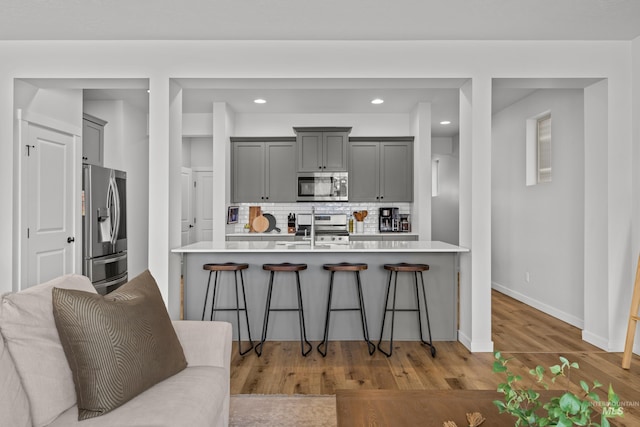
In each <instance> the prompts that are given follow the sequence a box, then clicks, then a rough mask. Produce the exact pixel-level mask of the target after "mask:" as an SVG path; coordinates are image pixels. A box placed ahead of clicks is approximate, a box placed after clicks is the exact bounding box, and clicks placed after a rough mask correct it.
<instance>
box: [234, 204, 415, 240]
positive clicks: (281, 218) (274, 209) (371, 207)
mask: <svg viewBox="0 0 640 427" xmlns="http://www.w3.org/2000/svg"><path fill="white" fill-rule="evenodd" d="M233 206H238V207H239V208H240V209H239V212H238V223H237V224H229V225H227V234H231V233H242V232H243V231H244V230H243V229H244V225H245V224H246V223H248V222H249V206H260V207H261V208H262V213H270V214H272V215H273V216H275V217H276V226H277V227H278V228H280V229H281V230H282V233H286V232H287V216H288V215H289V213H294V214H296V217H297V216H298V215H299V214H301V213H303V214H304V213H311V207H312V206H314V207H315V208H316V213H322V214H328V213H342V214H346V215H347V218H348V217H349V215H352V214H353V212H354V211H362V210H366V211H368V215H367V217H366V218H365V220H364V232H365V233H376V232H378V214H379V211H378V209H379V208H384V207H397V208H399V209H400V213H401V214H411V207H412V203H406V202H405V203H349V202H317V203H313V202H311V203H260V204H258V203H239V204H237V205H233ZM409 220H411V217H409Z"/></svg>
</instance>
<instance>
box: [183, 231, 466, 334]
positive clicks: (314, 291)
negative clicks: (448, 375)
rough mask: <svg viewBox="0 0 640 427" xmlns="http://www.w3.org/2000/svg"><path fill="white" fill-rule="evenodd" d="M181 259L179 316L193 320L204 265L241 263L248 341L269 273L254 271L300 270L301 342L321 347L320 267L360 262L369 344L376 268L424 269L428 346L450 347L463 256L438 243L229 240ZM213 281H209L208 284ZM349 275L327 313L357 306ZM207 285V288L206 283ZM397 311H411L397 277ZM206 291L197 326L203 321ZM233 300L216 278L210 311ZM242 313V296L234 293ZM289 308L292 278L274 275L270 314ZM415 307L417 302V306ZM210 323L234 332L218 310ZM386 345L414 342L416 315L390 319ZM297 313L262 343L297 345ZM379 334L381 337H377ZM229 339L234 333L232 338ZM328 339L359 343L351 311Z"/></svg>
mask: <svg viewBox="0 0 640 427" xmlns="http://www.w3.org/2000/svg"><path fill="white" fill-rule="evenodd" d="M172 252H174V253H180V254H182V255H183V272H184V273H183V274H184V317H185V319H188V320H200V319H201V318H202V313H203V304H204V299H205V292H206V288H207V280H208V278H209V272H208V271H206V270H204V269H203V265H204V264H207V263H226V262H235V263H247V264H249V268H248V269H246V270H244V271H243V274H244V286H245V290H246V298H247V312H248V316H249V324H250V331H251V337H252V338H253V339H254V341H255V340H256V339H257V340H259V339H260V333H261V329H262V322H263V319H264V311H265V301H266V298H267V288H268V283H269V272H267V271H264V270H263V269H262V265H263V264H269V263H283V262H289V263H303V264H307V266H308V268H307V269H306V270H304V271H302V272H300V281H301V287H302V300H303V304H304V314H305V323H306V329H307V337H308V338H309V339H310V340H312V341H320V340H322V336H323V332H324V322H325V315H326V309H327V301H328V297H329V278H330V272H328V271H326V270H324V269H323V267H322V266H323V265H324V264H337V263H341V262H350V263H366V264H367V265H368V268H367V269H366V270H364V271H362V272H361V281H362V289H363V296H364V305H365V309H366V316H367V321H368V325H369V333H370V336H371V339H372V340H374V339H375V340H377V339H378V338H379V335H380V328H381V326H382V323H381V322H382V316H383V313H384V307H385V305H384V304H385V292H386V288H387V281H388V272H387V271H386V270H384V268H383V266H384V264H390V263H402V262H404V263H413V264H428V265H429V270H428V271H425V272H424V282H425V287H426V296H427V304H428V309H429V319H430V323H431V332H432V337H433V340H435V341H455V340H457V320H456V319H457V308H458V305H457V300H458V298H457V292H458V289H457V272H458V260H459V254H460V253H463V252H468V249H466V248H463V247H459V246H455V245H451V244H448V243H444V242H438V241H355V242H354V241H352V242H349V244H346V245H345V244H336V245H332V244H318V243H315V244H314V245H311V244H310V242H309V241H235V242H220V243H217V242H198V243H194V244H191V245H187V246H183V247H180V248H176V249H173V250H172ZM212 282H213V279H212ZM354 283H355V278H354V276H353V274H348V273H340V274H336V275H335V278H334V290H333V298H332V301H333V307H334V308H339V307H341V306H342V307H354V306H357V301H358V296H357V293H356V286H354ZM212 284H213V283H212ZM397 286H398V288H397V289H398V291H397V302H396V305H397V307H398V308H408V309H412V308H415V306H416V301H415V287H414V285H413V275H412V274H400V275H399V276H398V285H397ZM210 304H211V292H210V293H209V302H208V306H207V314H206V316H205V319H209V318H210ZM235 304H236V294H235V284H234V279H233V273H231V272H225V273H224V274H223V275H222V277H221V282H220V285H219V287H218V294H217V296H216V308H225V307H227V308H228V307H235ZM240 304H241V306H242V295H241V294H240ZM296 304H297V294H296V288H295V275H293V274H280V273H277V274H276V279H275V282H274V288H273V295H272V300H271V306H272V307H292V306H296ZM421 304H422V302H421ZM215 318H216V320H226V321H229V322H231V323H232V324H233V325H234V328H237V324H236V323H237V322H236V314H235V312H232V311H218V312H216V313H215ZM244 323H245V321H244V316H241V327H242V334H243V340H244V339H246V329H245V327H246V326H245V324H244ZM394 330H395V332H394V340H406V341H413V340H419V331H418V322H417V320H416V313H410V312H407V313H402V312H398V313H397V314H396V318H395V328H394ZM299 334H300V332H299V327H298V319H297V314H295V313H285V312H283V313H275V315H274V314H273V313H272V316H271V317H270V319H269V334H268V337H267V339H268V340H280V341H287V340H298V339H299V337H300V335H299ZM386 334H387V332H386V331H385V335H386ZM234 335H235V333H234ZM329 337H330V339H331V340H361V339H362V326H361V323H360V317H359V314H358V313H357V312H349V311H345V312H335V313H333V314H332V315H331V326H330V332H329Z"/></svg>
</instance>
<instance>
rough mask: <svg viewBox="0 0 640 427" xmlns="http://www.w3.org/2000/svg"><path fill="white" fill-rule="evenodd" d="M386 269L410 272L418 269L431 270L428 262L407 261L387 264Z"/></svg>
mask: <svg viewBox="0 0 640 427" xmlns="http://www.w3.org/2000/svg"><path fill="white" fill-rule="evenodd" d="M384 269H385V270H389V271H395V272H398V271H401V272H402V271H408V272H411V273H413V272H418V271H427V270H429V266H428V265H427V264H407V263H406V262H401V263H399V264H385V265H384Z"/></svg>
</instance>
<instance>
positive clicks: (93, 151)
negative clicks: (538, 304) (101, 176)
mask: <svg viewBox="0 0 640 427" xmlns="http://www.w3.org/2000/svg"><path fill="white" fill-rule="evenodd" d="M106 124H107V122H106V121H104V120H102V119H99V118H97V117H94V116H92V115H89V114H83V115H82V163H88V164H92V165H98V166H102V165H103V161H104V159H103V157H104V126H105V125H106Z"/></svg>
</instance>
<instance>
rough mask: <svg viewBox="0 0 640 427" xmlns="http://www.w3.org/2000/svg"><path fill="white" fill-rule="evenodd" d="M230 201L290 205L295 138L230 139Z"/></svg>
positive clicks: (293, 179) (293, 180)
mask: <svg viewBox="0 0 640 427" xmlns="http://www.w3.org/2000/svg"><path fill="white" fill-rule="evenodd" d="M231 146H232V154H231V155H232V160H231V164H232V171H231V177H232V178H231V179H232V182H231V188H232V191H231V192H232V196H231V199H232V201H233V202H235V203H240V202H267V201H268V202H294V201H295V196H296V191H295V176H296V166H295V164H296V163H295V161H296V158H295V155H296V149H295V138H290V137H289V138H287V137H283V138H231Z"/></svg>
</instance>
